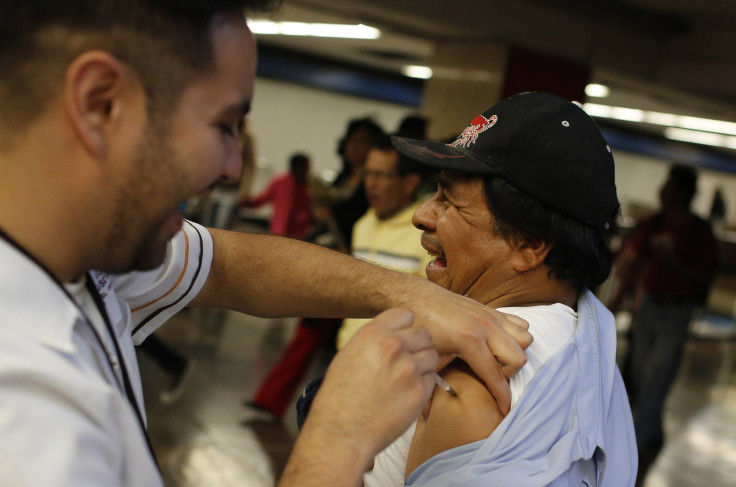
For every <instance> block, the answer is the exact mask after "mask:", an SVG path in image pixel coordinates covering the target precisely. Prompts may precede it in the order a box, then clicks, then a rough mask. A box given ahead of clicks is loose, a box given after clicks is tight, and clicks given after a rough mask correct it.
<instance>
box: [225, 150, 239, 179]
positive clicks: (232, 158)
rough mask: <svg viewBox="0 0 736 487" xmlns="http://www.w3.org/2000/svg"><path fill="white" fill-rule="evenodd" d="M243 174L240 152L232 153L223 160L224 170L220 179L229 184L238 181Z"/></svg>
mask: <svg viewBox="0 0 736 487" xmlns="http://www.w3.org/2000/svg"><path fill="white" fill-rule="evenodd" d="M242 173H243V154H242V153H241V152H240V151H233V152H232V153H230V154H228V156H227V157H226V158H225V168H224V170H223V172H222V176H221V177H220V179H221V180H222V181H223V182H225V183H229V184H233V183H237V182H238V181H240V176H241V174H242Z"/></svg>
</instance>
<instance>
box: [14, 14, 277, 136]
mask: <svg viewBox="0 0 736 487" xmlns="http://www.w3.org/2000/svg"><path fill="white" fill-rule="evenodd" d="M276 3H278V0H276V1H273V0H181V1H170V0H95V1H89V0H64V1H59V0H33V1H27V0H0V72H2V76H0V104H1V106H2V107H3V109H2V110H0V113H2V115H0V135H1V134H2V132H3V131H6V132H12V131H13V130H15V131H18V130H22V129H23V128H25V127H26V126H27V125H28V124H29V123H30V122H31V121H32V120H34V119H35V118H36V117H37V116H38V115H39V114H40V113H41V112H42V111H43V108H44V106H45V105H46V103H48V101H49V100H50V99H51V98H53V96H54V95H55V94H56V93H57V91H58V89H59V88H60V86H61V84H62V80H63V78H64V73H65V71H66V68H67V66H68V65H69V63H70V62H71V61H72V60H73V59H74V58H75V57H76V56H78V55H79V54H81V53H82V52H85V51H87V50H91V49H101V50H105V51H107V52H109V53H110V54H112V55H114V56H115V57H117V58H118V59H120V60H121V61H122V62H124V63H126V64H128V65H129V66H131V67H132V68H133V70H134V71H135V73H136V75H137V76H138V78H139V80H140V82H141V84H142V86H143V89H144V90H145V92H146V95H147V97H148V106H147V109H148V112H149V115H152V114H155V113H159V112H160V111H161V110H162V109H163V110H164V111H165V110H167V109H168V110H170V111H171V110H173V109H174V106H175V105H176V102H177V101H178V98H179V96H180V95H181V92H182V91H183V88H184V87H185V86H186V85H187V83H188V82H190V81H191V78H192V75H194V74H197V73H200V72H206V71H207V70H208V69H211V68H212V67H213V63H212V45H211V42H210V22H211V20H212V18H213V17H214V16H215V15H216V14H218V13H224V12H229V11H237V10H239V9H245V10H247V11H258V10H265V9H268V8H271V7H273V6H275V4H276Z"/></svg>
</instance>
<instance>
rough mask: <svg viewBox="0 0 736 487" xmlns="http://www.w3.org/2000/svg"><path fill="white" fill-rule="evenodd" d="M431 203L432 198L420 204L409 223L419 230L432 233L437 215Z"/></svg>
mask: <svg viewBox="0 0 736 487" xmlns="http://www.w3.org/2000/svg"><path fill="white" fill-rule="evenodd" d="M433 202H434V198H432V199H429V200H427V201H425V202H424V203H422V204H421V205H420V206H419V208H417V209H416V210H414V215H413V216H412V219H411V222H412V223H413V224H414V226H415V227H417V228H418V229H419V230H423V231H425V232H432V231H434V229H435V222H436V221H437V215H436V213H435V211H434V209H433Z"/></svg>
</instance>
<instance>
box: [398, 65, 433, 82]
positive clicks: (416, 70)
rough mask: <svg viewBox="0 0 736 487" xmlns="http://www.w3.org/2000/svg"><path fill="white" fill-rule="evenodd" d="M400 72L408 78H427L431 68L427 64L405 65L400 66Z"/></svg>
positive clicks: (430, 73) (430, 75)
mask: <svg viewBox="0 0 736 487" xmlns="http://www.w3.org/2000/svg"><path fill="white" fill-rule="evenodd" d="M401 72H402V73H404V76H409V77H410V78H419V79H429V78H431V77H432V68H430V67H429V66H411V65H406V66H404V67H403V68H401Z"/></svg>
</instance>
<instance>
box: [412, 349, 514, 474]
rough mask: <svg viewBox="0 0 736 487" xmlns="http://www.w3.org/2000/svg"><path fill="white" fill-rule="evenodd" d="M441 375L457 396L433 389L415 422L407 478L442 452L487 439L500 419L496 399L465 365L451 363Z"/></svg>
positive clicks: (456, 362)
mask: <svg viewBox="0 0 736 487" xmlns="http://www.w3.org/2000/svg"><path fill="white" fill-rule="evenodd" d="M442 376H443V378H444V379H445V380H446V381H447V382H448V383H449V384H450V385H451V386H452V388H453V389H455V391H456V392H457V394H458V395H457V396H452V395H450V394H449V393H447V392H446V391H444V390H442V389H439V388H436V389H435V392H434V394H433V395H432V398H431V400H430V402H429V403H428V405H427V407H426V408H425V410H424V412H423V413H422V416H421V417H420V418H419V420H418V421H417V427H416V432H415V434H414V439H413V440H412V444H411V449H410V450H409V458H408V460H407V467H406V473H407V475H408V474H410V473H411V472H412V471H413V470H414V469H416V468H417V467H418V466H419V465H421V464H422V463H424V462H425V461H427V460H429V459H430V458H432V457H433V456H435V455H437V454H439V453H441V452H443V451H446V450H449V449H451V448H455V447H458V446H461V445H465V444H468V443H473V442H476V441H479V440H483V439H485V438H488V437H489V436H490V435H491V433H493V431H494V430H495V429H496V427H497V426H498V425H499V423H500V422H501V421H502V420H503V415H502V414H501V412H500V410H499V409H498V404H497V403H496V400H495V399H494V397H493V396H492V395H491V393H490V392H489V391H488V389H486V387H485V385H484V384H483V382H482V381H481V380H480V379H479V378H478V377H477V376H476V375H475V374H474V373H473V372H472V370H471V369H470V367H468V366H467V364H465V362H462V361H461V360H459V359H458V360H455V361H454V362H453V363H452V364H450V366H448V367H447V368H446V369H445V370H444V371H443V372H442Z"/></svg>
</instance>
